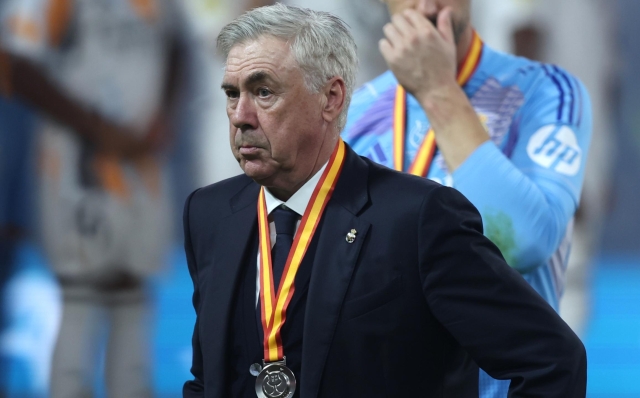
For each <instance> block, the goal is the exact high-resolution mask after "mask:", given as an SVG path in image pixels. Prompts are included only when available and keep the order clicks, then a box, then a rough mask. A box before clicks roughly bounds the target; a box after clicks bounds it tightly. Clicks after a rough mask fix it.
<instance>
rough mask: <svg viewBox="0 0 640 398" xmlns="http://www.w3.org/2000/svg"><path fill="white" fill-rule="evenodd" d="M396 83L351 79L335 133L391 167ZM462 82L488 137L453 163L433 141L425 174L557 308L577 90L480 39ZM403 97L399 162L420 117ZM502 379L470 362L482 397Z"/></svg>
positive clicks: (585, 104)
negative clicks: (470, 210) (345, 111)
mask: <svg viewBox="0 0 640 398" xmlns="http://www.w3.org/2000/svg"><path fill="white" fill-rule="evenodd" d="M397 84H398V82H397V80H396V78H395V76H394V75H393V73H391V72H390V71H388V72H386V73H384V74H382V75H381V76H379V77H377V78H376V79H374V80H373V81H371V82H369V83H367V84H365V85H364V86H363V87H361V88H359V89H358V90H357V91H356V92H355V93H354V95H353V99H352V102H351V105H350V108H349V117H348V120H347V124H346V126H345V129H344V131H343V133H342V138H343V139H344V140H345V141H346V142H347V143H348V144H349V145H350V146H351V147H352V148H353V149H354V150H355V151H356V152H357V153H359V154H360V155H362V156H366V157H368V158H369V159H371V160H373V161H375V162H378V163H380V164H383V165H385V166H388V167H391V168H393V111H394V100H395V94H396V88H397ZM463 90H464V91H465V93H466V94H467V97H468V98H469V100H470V102H471V104H472V105H473V107H474V108H475V110H476V112H477V113H478V116H479V118H480V120H481V121H482V123H483V125H484V126H485V128H486V129H487V131H488V132H489V135H490V136H491V140H489V141H487V142H485V143H484V144H483V145H481V146H480V147H479V148H477V149H476V150H475V152H473V153H472V154H471V155H470V156H469V157H468V158H467V159H466V161H465V162H464V163H463V164H462V165H461V166H460V167H459V168H458V169H456V170H455V171H454V172H453V173H450V172H449V171H448V170H447V167H446V164H445V162H444V158H443V157H442V154H441V153H439V152H437V151H436V153H435V155H434V158H433V162H432V164H431V167H430V169H429V172H428V175H427V177H428V178H429V179H432V180H434V181H437V182H439V183H441V184H443V185H447V186H450V187H454V188H456V189H457V190H459V191H460V192H461V193H462V194H464V195H465V196H466V197H467V198H468V199H469V200H470V201H471V203H473V204H474V205H475V207H476V208H477V209H478V211H479V212H480V214H481V215H482V221H483V225H484V233H485V235H486V236H487V237H488V238H490V239H491V240H492V241H493V242H494V243H495V244H496V245H497V246H498V247H499V248H500V250H501V251H502V254H503V256H504V258H505V259H506V261H507V263H509V265H510V266H511V267H513V268H515V269H516V270H518V271H519V272H520V273H521V274H522V275H523V277H524V278H525V279H526V280H527V281H528V282H529V284H530V285H531V286H532V287H533V288H534V289H535V290H536V291H537V292H538V293H540V295H542V297H544V298H545V300H547V302H548V303H549V304H550V305H551V306H552V307H553V308H555V309H556V311H557V310H558V305H559V300H560V296H561V295H562V292H563V289H564V280H565V270H566V267H567V260H568V256H569V248H570V242H571V231H572V225H573V216H574V213H575V211H576V208H577V206H578V203H579V199H580V190H581V188H582V182H583V177H584V169H585V163H586V156H587V152H588V148H589V142H590V138H591V105H590V101H589V96H588V94H587V91H586V89H585V88H584V86H583V85H582V83H581V82H580V81H578V80H577V79H576V78H575V77H573V76H572V75H570V74H569V73H567V72H566V71H564V70H562V69H561V68H559V67H556V66H553V65H546V64H542V63H538V62H534V61H531V60H528V59H526V58H522V57H515V56H512V55H508V54H504V53H501V52H498V51H495V50H493V49H491V48H489V47H488V46H487V45H483V48H482V54H481V58H480V60H479V63H478V66H477V68H476V70H475V72H474V73H473V75H472V76H471V77H470V79H469V80H468V81H467V83H466V84H465V85H464V86H463ZM406 107H407V116H406V138H405V148H404V153H405V156H404V162H405V170H407V169H408V168H409V165H410V164H411V162H412V160H413V159H414V157H415V155H416V153H417V151H418V149H419V147H420V145H421V143H422V141H423V138H424V137H425V135H426V133H427V131H428V130H429V127H430V123H429V120H428V119H427V116H426V115H425V113H424V111H423V110H422V108H421V106H420V104H419V103H418V102H417V101H416V99H415V98H413V97H412V96H411V95H409V96H408V98H407V105H406ZM508 386H509V381H508V380H507V381H497V380H493V379H491V378H490V377H489V376H488V375H486V374H485V373H484V372H482V371H481V372H480V396H481V397H482V398H487V397H506V396H507V391H508Z"/></svg>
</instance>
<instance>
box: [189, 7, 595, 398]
mask: <svg viewBox="0 0 640 398" xmlns="http://www.w3.org/2000/svg"><path fill="white" fill-rule="evenodd" d="M218 48H219V50H220V52H221V53H222V56H223V57H224V59H226V69H225V75H224V78H223V82H222V89H223V90H224V92H225V93H226V96H227V114H228V116H229V121H230V125H229V131H230V142H231V149H232V152H233V154H234V156H235V157H236V159H237V160H238V162H239V164H240V166H241V167H242V169H243V171H244V173H245V174H244V175H240V176H237V177H233V178H230V179H227V180H224V181H222V182H219V183H217V184H214V185H211V186H208V187H204V188H201V189H199V190H197V191H195V192H194V193H192V194H191V195H190V196H189V198H188V199H187V202H186V204H185V210H184V233H185V251H186V256H187V262H188V266H189V272H190V275H191V278H192V280H193V285H194V295H193V304H194V307H195V310H196V314H197V320H196V325H195V328H194V334H193V340H192V343H193V366H192V368H191V372H192V373H193V375H194V379H193V380H190V381H188V382H187V383H185V385H184V389H183V394H184V396H185V397H247V398H249V397H256V396H257V397H263V398H265V397H268V398H280V397H282V398H292V397H304V398H315V397H328V396H331V397H350V398H352V397H390V396H391V397H417V396H439V397H442V396H446V397H471V396H477V371H478V368H477V365H475V363H482V364H483V366H484V367H486V369H488V370H490V371H491V372H492V374H496V375H498V376H500V377H503V378H505V379H511V380H512V394H513V396H544V397H577V396H584V394H585V388H586V387H585V386H586V356H585V352H584V347H583V346H582V344H581V343H580V341H579V339H578V338H577V337H576V336H575V334H573V332H572V331H571V330H570V329H569V327H568V326H567V325H566V324H565V323H564V322H563V321H562V319H560V317H559V316H558V315H557V314H556V313H555V312H554V311H553V309H552V308H551V307H549V305H548V304H546V303H545V302H544V300H542V298H540V297H539V295H538V294H537V293H536V292H535V291H534V290H533V289H531V288H530V287H529V286H528V285H527V283H526V282H525V281H524V280H523V279H522V277H521V276H520V275H518V274H517V273H516V272H515V271H513V270H512V269H510V267H509V266H508V265H507V264H506V263H505V261H504V259H503V258H502V256H501V254H500V252H499V250H498V249H497V248H496V247H495V245H493V244H492V243H491V242H490V241H489V240H488V239H487V238H485V237H484V236H483V234H482V222H481V219H480V216H479V214H478V212H477V210H476V209H475V208H474V207H473V206H472V205H471V204H470V203H469V202H468V201H467V200H466V199H465V198H464V197H463V196H462V195H461V194H459V193H458V192H457V191H456V190H454V189H451V188H447V187H442V186H440V185H439V184H436V183H434V182H431V181H427V180H424V179H421V178H416V177H413V176H410V175H405V174H401V173H398V172H395V171H393V170H390V169H387V168H384V167H381V166H378V165H376V164H374V163H373V162H370V161H369V160H367V159H365V158H361V157H359V156H357V155H356V154H355V153H354V152H353V151H352V150H351V149H350V148H349V147H348V146H347V145H346V144H345V143H344V142H343V141H342V140H341V139H340V137H339V132H340V130H341V128H342V127H343V126H344V121H345V116H346V109H347V106H348V103H349V99H350V97H351V92H352V88H353V82H354V75H355V70H356V65H357V62H356V57H355V53H356V52H355V51H356V49H355V44H354V42H353V39H352V37H351V35H350V33H349V31H348V29H347V27H346V26H345V24H344V23H343V22H342V21H341V20H340V19H338V18H336V17H334V16H332V15H331V14H328V13H324V12H315V11H311V10H306V9H301V8H295V7H287V6H284V5H281V4H276V5H274V6H270V7H263V8H258V9H255V10H253V11H250V12H248V13H246V14H244V15H242V16H240V17H239V18H238V19H236V20H235V21H233V22H232V23H230V24H229V25H227V26H226V27H225V28H224V29H223V30H222V32H221V33H220V35H219V37H218ZM505 320H506V321H505ZM505 344H507V345H508V349H504V347H505Z"/></svg>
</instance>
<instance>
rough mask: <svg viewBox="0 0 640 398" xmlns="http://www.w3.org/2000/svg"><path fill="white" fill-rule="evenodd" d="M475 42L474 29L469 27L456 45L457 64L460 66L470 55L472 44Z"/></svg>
mask: <svg viewBox="0 0 640 398" xmlns="http://www.w3.org/2000/svg"><path fill="white" fill-rule="evenodd" d="M472 41H473V27H472V26H471V25H468V26H467V28H466V29H465V30H464V31H463V32H462V34H461V35H460V40H459V41H458V43H457V44H456V63H457V65H458V66H459V65H460V64H461V63H462V61H464V58H465V57H466V56H467V53H469V48H470V47H471V42H472Z"/></svg>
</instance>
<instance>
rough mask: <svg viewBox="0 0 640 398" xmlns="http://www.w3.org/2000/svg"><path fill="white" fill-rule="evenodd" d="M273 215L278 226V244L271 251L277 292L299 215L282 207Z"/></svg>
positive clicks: (274, 284)
mask: <svg viewBox="0 0 640 398" xmlns="http://www.w3.org/2000/svg"><path fill="white" fill-rule="evenodd" d="M271 215H272V216H273V222H274V224H275V226H276V244H275V245H274V246H273V249H271V261H272V264H273V286H274V289H275V291H276V292H277V291H278V286H280V279H281V278H282V272H283V271H284V265H285V263H286V262H287V257H288V256H289V251H290V250H291V245H292V244H293V237H294V235H295V233H296V222H297V221H298V213H296V212H295V211H293V210H291V209H289V208H288V207H284V206H283V205H281V206H278V207H276V208H275V209H274V210H273V212H271Z"/></svg>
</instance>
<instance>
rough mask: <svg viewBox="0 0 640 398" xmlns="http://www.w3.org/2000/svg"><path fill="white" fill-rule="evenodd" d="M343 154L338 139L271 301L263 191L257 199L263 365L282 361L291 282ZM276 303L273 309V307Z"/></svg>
mask: <svg viewBox="0 0 640 398" xmlns="http://www.w3.org/2000/svg"><path fill="white" fill-rule="evenodd" d="M345 155H346V148H345V144H344V142H343V141H342V140H339V141H338V143H337V144H336V148H335V149H334V151H333V154H332V155H331V159H330V160H329V163H328V164H327V167H326V168H325V170H324V172H323V174H322V176H321V178H320V181H319V182H318V184H317V185H316V187H315V190H314V191H313V195H312V196H311V200H310V201H309V204H308V205H307V209H306V210H305V212H304V215H303V216H302V220H301V222H300V226H299V227H298V231H297V232H296V236H295V238H294V240H293V245H292V247H291V251H290V252H289V256H288V258H287V262H286V264H285V267H284V271H283V273H282V275H283V277H282V280H281V282H280V286H279V287H278V290H277V294H276V295H275V298H274V294H273V293H274V290H275V288H274V286H273V275H272V272H271V270H272V266H271V264H272V263H271V242H270V240H269V221H268V219H267V211H266V202H265V199H264V188H262V189H261V190H260V196H259V198H258V225H259V235H260V239H259V240H260V299H261V300H262V306H261V311H262V328H263V331H264V341H263V345H264V358H265V361H266V362H274V361H279V360H282V358H283V357H284V351H283V347H282V338H281V336H280V331H281V330H282V326H283V325H284V323H285V321H286V316H287V307H288V306H289V303H290V302H291V298H292V297H293V293H294V291H295V286H294V281H295V277H296V274H297V273H298V269H299V268H300V264H301V263H302V259H303V258H304V255H305V253H306V252H307V249H308V247H309V244H310V243H311V239H312V238H313V235H314V233H315V231H316V228H317V226H318V223H319V222H320V219H321V217H322V214H323V212H324V209H325V207H326V205H327V203H328V202H329V199H330V198H331V195H332V194H333V190H334V188H335V185H336V182H337V181H338V177H339V176H340V172H341V170H342V165H343V164H344V158H345ZM274 302H275V306H274V305H273V304H274Z"/></svg>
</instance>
